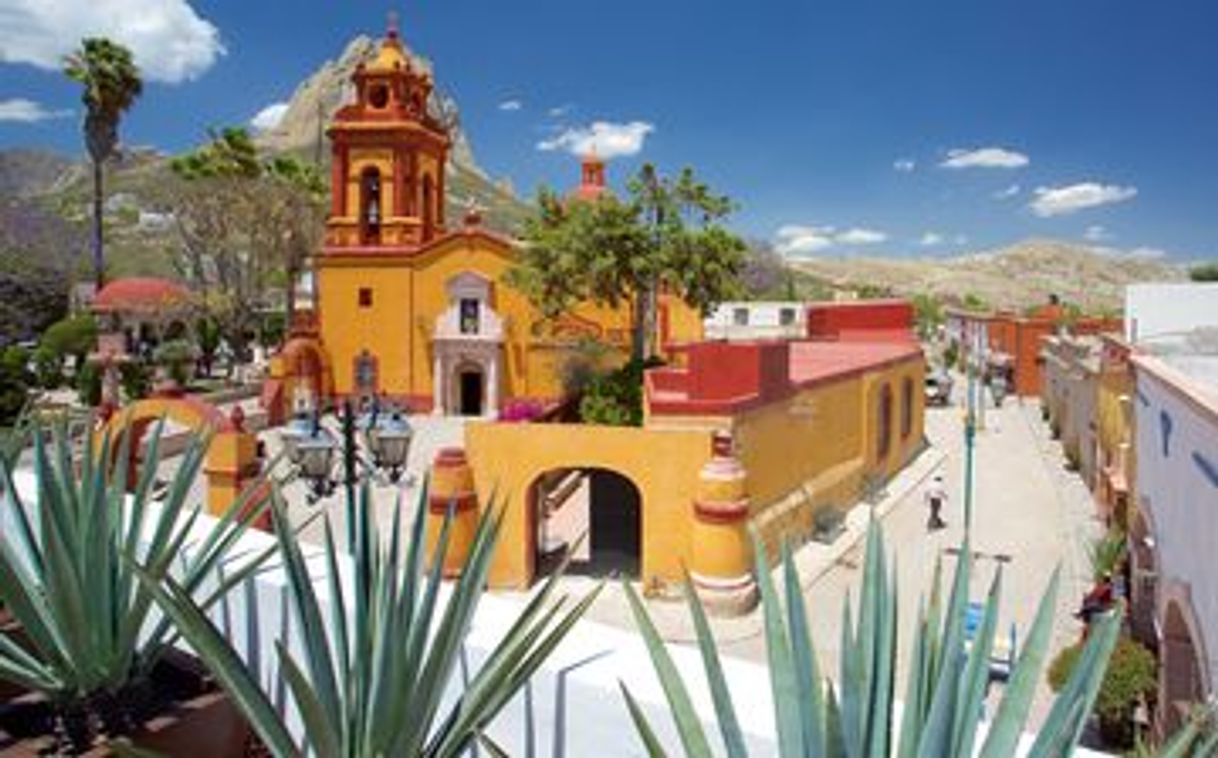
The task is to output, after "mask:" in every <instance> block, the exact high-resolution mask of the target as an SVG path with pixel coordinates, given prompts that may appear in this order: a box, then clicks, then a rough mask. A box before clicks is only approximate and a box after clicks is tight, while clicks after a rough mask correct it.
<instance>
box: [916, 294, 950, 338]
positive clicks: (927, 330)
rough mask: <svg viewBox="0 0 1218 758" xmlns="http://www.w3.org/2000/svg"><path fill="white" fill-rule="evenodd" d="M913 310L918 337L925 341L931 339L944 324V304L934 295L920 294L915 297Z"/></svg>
mask: <svg viewBox="0 0 1218 758" xmlns="http://www.w3.org/2000/svg"><path fill="white" fill-rule="evenodd" d="M913 309H914V322H915V324H916V325H917V329H918V336H919V337H921V338H922V339H924V340H925V339H930V338H931V336H932V335H934V333H935V329H937V328H939V326H940V325H941V324H942V323H943V318H944V317H943V304H942V303H940V302H939V298H937V297H935V296H934V295H930V294H927V293H925V292H919V293H918V294H916V295H914V296H913Z"/></svg>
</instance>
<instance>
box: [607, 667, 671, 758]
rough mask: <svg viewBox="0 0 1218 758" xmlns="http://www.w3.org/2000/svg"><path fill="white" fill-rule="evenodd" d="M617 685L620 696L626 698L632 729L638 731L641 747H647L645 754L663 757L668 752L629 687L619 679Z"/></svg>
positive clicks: (656, 757) (654, 757) (655, 757)
mask: <svg viewBox="0 0 1218 758" xmlns="http://www.w3.org/2000/svg"><path fill="white" fill-rule="evenodd" d="M617 686H618V688H619V689H620V690H621V691H622V697H624V698H625V699H626V708H627V709H628V710H629V711H630V720H631V721H633V722H634V729H635V731H636V732H638V733H639V738H640V739H641V740H643V747H645V748H647V755H648V756H650V757H651V758H665V756H667V755H668V754H667V753H665V752H664V748H663V746H662V745H660V740H659V739H657V738H656V733H655V730H654V729H652V728H651V724H650V723H649V722H648V721H647V716H646V715H644V714H643V709H642V708H639V704H638V703H637V702H636V701H635V699H634V695H631V694H630V689H629V688H628V687H627V686H626V685H625V684H623V683H622V682H621V680H618V683H617Z"/></svg>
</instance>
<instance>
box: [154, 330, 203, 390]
mask: <svg viewBox="0 0 1218 758" xmlns="http://www.w3.org/2000/svg"><path fill="white" fill-rule="evenodd" d="M152 360H153V361H154V362H155V363H156V365H158V366H160V367H161V368H163V369H165V373H167V374H168V375H169V378H170V379H173V380H174V381H175V382H177V383H178V384H179V385H180V386H182V387H185V386H186V383H187V382H189V381H190V376H191V367H192V366H194V362H195V348H194V346H193V345H191V344H190V343H189V342H187V341H186V340H170V341H169V342H162V343H161V344H160V345H157V347H156V350H154V351H153V353H152Z"/></svg>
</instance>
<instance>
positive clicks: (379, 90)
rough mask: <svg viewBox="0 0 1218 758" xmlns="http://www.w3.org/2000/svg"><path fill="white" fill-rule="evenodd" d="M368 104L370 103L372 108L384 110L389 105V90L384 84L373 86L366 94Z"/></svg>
mask: <svg viewBox="0 0 1218 758" xmlns="http://www.w3.org/2000/svg"><path fill="white" fill-rule="evenodd" d="M368 102H370V103H372V107H373V108H384V107H385V106H386V105H388V104H389V88H388V87H387V86H385V85H384V84H377V85H374V86H373V87H372V91H371V92H369V93H368Z"/></svg>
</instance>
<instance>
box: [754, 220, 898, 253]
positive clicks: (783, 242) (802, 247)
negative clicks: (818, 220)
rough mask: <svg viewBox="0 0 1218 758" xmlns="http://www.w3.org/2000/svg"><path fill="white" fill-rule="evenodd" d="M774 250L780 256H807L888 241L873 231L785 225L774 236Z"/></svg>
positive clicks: (854, 228) (859, 228) (885, 237)
mask: <svg viewBox="0 0 1218 758" xmlns="http://www.w3.org/2000/svg"><path fill="white" fill-rule="evenodd" d="M774 236H775V238H776V240H775V243H774V248H775V249H776V250H777V251H778V252H779V253H780V254H782V255H808V254H810V253H819V252H821V251H822V250H828V249H829V248H831V247H834V246H835V245H836V246H842V245H873V244H876V243H879V242H883V241H885V240H886V239H888V235H887V234H885V233H884V232H881V231H877V230H875V229H865V228H861V227H853V228H850V229H840V230H839V229H837V228H836V227H832V226H807V225H801V224H787V225H785V226H781V227H779V229H778V231H777V233H776V234H775V235H774Z"/></svg>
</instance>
